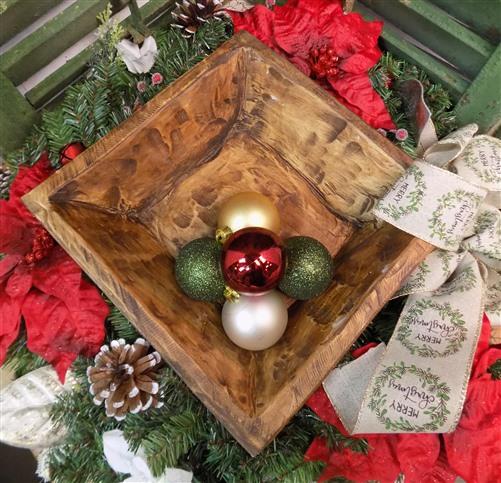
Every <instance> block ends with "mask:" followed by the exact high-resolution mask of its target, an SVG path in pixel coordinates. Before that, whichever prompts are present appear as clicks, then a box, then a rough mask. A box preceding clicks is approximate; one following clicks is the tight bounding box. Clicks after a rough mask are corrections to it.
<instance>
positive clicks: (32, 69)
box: [0, 0, 174, 154]
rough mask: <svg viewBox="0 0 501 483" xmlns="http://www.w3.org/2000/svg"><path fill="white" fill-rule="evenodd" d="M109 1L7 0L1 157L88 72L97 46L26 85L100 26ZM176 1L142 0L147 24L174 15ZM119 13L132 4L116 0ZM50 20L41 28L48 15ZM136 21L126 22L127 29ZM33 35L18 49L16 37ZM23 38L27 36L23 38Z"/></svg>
mask: <svg viewBox="0 0 501 483" xmlns="http://www.w3.org/2000/svg"><path fill="white" fill-rule="evenodd" d="M108 2H109V0H76V1H74V0H73V1H72V0H1V1H0V45H1V46H2V53H1V54H0V88H1V91H0V154H5V153H7V152H9V151H10V150H12V149H15V148H17V147H19V146H20V145H21V144H22V142H23V140H24V139H25V137H26V135H27V134H28V133H29V130H30V129H31V127H32V125H33V123H34V122H35V121H36V120H37V119H38V117H39V114H38V113H39V110H40V109H41V108H42V107H43V106H44V105H46V104H47V103H48V102H49V101H51V100H54V98H57V97H58V96H60V95H61V93H62V92H63V91H64V89H65V88H66V87H68V86H69V85H70V84H71V83H72V82H74V81H75V80H76V79H78V78H79V77H80V76H81V75H82V74H83V73H84V72H85V70H86V65H87V62H88V60H89V58H90V55H91V52H92V45H89V46H87V47H86V48H83V49H82V50H79V51H78V53H77V54H76V55H74V56H72V57H71V58H69V60H67V61H66V62H65V63H64V64H63V65H61V66H60V67H59V68H58V69H57V70H55V71H54V72H52V73H50V74H49V75H48V76H46V77H45V78H43V80H41V81H40V82H38V83H36V85H32V86H31V84H30V86H29V88H27V89H26V90H23V86H24V85H25V84H26V81H27V80H28V79H29V78H30V77H31V76H33V74H35V73H37V72H39V71H40V70H41V69H43V68H45V67H46V66H47V65H48V64H50V62H52V61H53V60H54V59H56V58H57V57H58V56H61V55H63V53H64V52H65V51H66V50H67V49H68V48H70V47H71V46H73V45H75V44H76V43H77V42H78V41H80V40H81V39H82V38H84V37H85V36H86V35H89V34H92V32H93V31H94V30H95V29H96V28H97V27H98V22H97V20H96V15H97V14H98V13H100V12H101V11H103V10H104V9H105V8H106V5H107V4H108ZM173 2H174V0H137V3H138V4H139V6H140V9H139V11H140V13H141V16H142V18H143V20H144V21H145V23H146V24H151V23H153V22H156V21H158V19H159V18H160V17H162V16H163V15H165V14H166V13H168V12H170V10H171V9H172V6H173ZM111 3H112V6H113V13H117V12H119V11H121V10H122V9H124V8H125V7H126V6H127V4H128V3H129V0H112V2H111ZM44 15H46V16H49V17H50V19H49V20H47V21H45V22H43V25H40V27H39V28H35V27H36V22H39V23H42V21H43V16H44ZM130 21H131V20H130V18H128V19H126V20H124V21H123V22H122V23H123V24H124V25H125V27H127V26H128V25H129V24H130ZM30 26H31V29H29V30H30V33H28V34H27V35H26V36H24V38H22V39H21V40H19V39H18V41H17V42H16V43H15V45H13V46H12V47H10V46H9V43H12V39H13V38H14V37H15V36H16V35H18V34H20V33H21V32H23V31H24V33H26V32H27V30H25V29H27V28H28V27H30ZM21 35H23V34H21Z"/></svg>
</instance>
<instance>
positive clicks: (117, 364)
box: [87, 339, 163, 421]
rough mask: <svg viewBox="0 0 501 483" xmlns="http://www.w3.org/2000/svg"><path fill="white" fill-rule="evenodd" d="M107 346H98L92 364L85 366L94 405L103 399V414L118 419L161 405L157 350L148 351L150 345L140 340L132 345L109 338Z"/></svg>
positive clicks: (159, 362)
mask: <svg viewBox="0 0 501 483" xmlns="http://www.w3.org/2000/svg"><path fill="white" fill-rule="evenodd" d="M110 347H111V348H110ZM110 347H108V346H107V345H104V346H102V347H101V351H100V352H99V353H98V354H97V355H96V357H95V359H94V361H95V363H96V365H95V366H94V367H92V366H90V367H88V368H87V378H88V380H89V383H90V393H91V394H92V395H93V396H94V404H96V405H98V406H99V405H100V404H101V403H102V402H103V401H104V405H105V408H106V416H108V417H115V419H117V420H118V421H121V420H123V419H125V416H126V415H127V413H128V412H130V413H132V414H136V413H138V412H139V411H146V410H147V409H148V408H150V407H154V408H159V407H161V406H163V403H162V402H160V401H159V400H158V389H159V386H158V382H156V379H157V376H158V374H157V370H158V369H159V367H160V364H161V361H162V359H161V357H160V355H159V354H158V352H152V353H151V354H148V349H149V347H150V344H148V342H146V341H145V340H144V339H137V340H136V342H134V344H132V345H131V344H126V343H125V341H124V340H123V339H119V340H113V341H111V343H110Z"/></svg>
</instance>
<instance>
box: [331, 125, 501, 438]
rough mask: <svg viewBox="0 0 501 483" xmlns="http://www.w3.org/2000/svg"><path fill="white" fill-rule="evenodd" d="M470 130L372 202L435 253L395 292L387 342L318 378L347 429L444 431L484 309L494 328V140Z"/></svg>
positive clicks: (500, 162) (498, 158)
mask: <svg viewBox="0 0 501 483" xmlns="http://www.w3.org/2000/svg"><path fill="white" fill-rule="evenodd" d="M476 131H477V126H476V125H468V126H466V127H464V128H462V129H459V130H458V131H456V132H454V133H452V134H451V135H449V136H447V137H446V138H444V139H442V140H441V141H438V142H437V143H434V144H433V145H432V146H430V147H428V148H427V149H426V151H425V152H424V155H423V159H422V160H417V161H415V163H414V164H413V165H412V166H411V167H410V168H409V169H408V170H407V171H406V173H405V174H404V175H403V176H402V177H401V178H400V179H399V180H398V181H397V183H395V185H394V186H393V188H392V189H391V190H390V191H389V192H388V193H387V194H386V195H385V197H384V198H383V199H381V200H380V202H379V203H378V204H377V205H376V207H375V210H374V213H375V215H376V216H377V217H378V218H380V219H381V220H384V221H386V222H388V223H391V224H393V225H395V226H397V227H398V228H400V229H401V230H403V231H406V232H408V233H411V234H412V235H414V236H416V237H418V238H421V239H423V240H426V241H427V242H429V243H431V244H433V245H435V246H436V247H437V248H438V249H437V250H436V251H434V252H433V253H431V254H430V255H429V256H428V257H427V258H426V259H425V261H424V262H422V263H421V264H420V265H419V266H418V267H417V269H416V270H415V271H414V272H413V273H412V274H411V276H410V277H409V278H408V279H407V280H406V282H405V283H404V284H403V286H402V288H401V289H400V291H399V293H398V294H397V295H399V296H400V295H409V297H408V299H407V302H406V304H405V306H404V309H403V311H402V314H401V316H400V319H399V321H398V323H397V326H396V328H395V332H394V334H393V336H392V338H391V340H390V342H389V344H388V346H387V347H385V346H384V344H380V345H379V346H378V347H376V348H375V349H372V350H370V351H369V352H368V353H366V354H365V355H364V356H362V357H361V358H359V359H357V360H356V361H354V362H351V363H350V364H347V365H345V366H343V367H341V368H338V369H335V370H334V371H332V372H331V374H330V375H329V376H328V377H327V379H326V380H325V381H324V388H325V390H326V392H327V394H328V396H329V398H330V400H331V402H332V404H333V405H334V407H335V408H336V410H337V412H338V414H339V416H340V418H341V420H342V421H343V424H344V425H345V427H346V428H347V429H348V430H349V431H350V432H351V433H384V432H396V433H402V432H440V433H442V432H449V431H452V430H453V429H454V428H455V426H456V424H457V422H458V420H459V417H460V415H461V411H462V408H463V403H464V398H465V395H466V388H467V384H468V378H469V374H470V370H471V365H472V360H473V354H474V352H475V349H476V345H477V342H478V337H479V334H480V326H481V320H482V313H483V312H484V310H485V312H486V313H487V314H488V316H489V318H490V320H491V322H492V324H493V325H501V310H500V309H501V301H500V294H501V277H500V275H499V273H497V272H496V270H499V269H500V268H501V217H500V212H499V210H498V208H499V206H500V205H499V201H500V200H499V197H500V194H501V193H500V191H501V141H499V140H498V139H495V138H492V137H489V136H476V137H473V136H474V134H475V132H476Z"/></svg>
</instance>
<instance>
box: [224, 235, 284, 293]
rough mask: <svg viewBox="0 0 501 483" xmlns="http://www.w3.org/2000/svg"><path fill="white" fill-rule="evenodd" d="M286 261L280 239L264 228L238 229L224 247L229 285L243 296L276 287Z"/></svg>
mask: <svg viewBox="0 0 501 483" xmlns="http://www.w3.org/2000/svg"><path fill="white" fill-rule="evenodd" d="M284 262H285V256H284V249H283V246H282V243H281V242H280V239H279V238H278V236H277V235H275V233H273V232H272V231H270V230H266V229H265V228H243V229H242V230H238V231H236V232H235V233H233V235H231V237H230V238H229V239H228V240H227V241H226V243H225V244H224V247H223V254H222V269H223V275H224V278H225V280H226V283H227V284H228V285H229V286H230V287H231V288H232V289H233V290H236V291H237V292H241V293H244V294H261V293H264V292H268V291H269V290H271V289H272V288H274V287H276V286H277V285H278V282H279V281H280V279H281V278H282V275H283V272H284V266H285V263H284Z"/></svg>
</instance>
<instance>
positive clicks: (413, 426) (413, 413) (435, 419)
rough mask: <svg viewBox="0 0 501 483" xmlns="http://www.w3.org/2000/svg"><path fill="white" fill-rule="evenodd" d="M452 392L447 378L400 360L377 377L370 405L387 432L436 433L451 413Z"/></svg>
mask: <svg viewBox="0 0 501 483" xmlns="http://www.w3.org/2000/svg"><path fill="white" fill-rule="evenodd" d="M450 392H451V388H450V387H449V385H448V384H447V383H446V382H444V379H443V378H441V377H440V376H438V375H436V374H433V372H432V371H431V370H430V369H423V368H420V367H418V366H416V365H414V364H411V365H406V364H405V362H404V361H399V362H394V363H393V364H391V365H389V366H387V367H385V368H384V369H383V370H382V371H381V372H380V373H379V375H378V376H377V377H376V378H375V379H374V384H373V388H372V393H371V395H370V398H369V404H368V407H369V409H370V410H371V411H372V412H373V413H374V415H375V416H376V417H377V419H378V420H379V422H380V423H381V424H383V425H384V428H385V429H386V430H387V431H391V432H400V433H411V432H412V433H425V432H436V431H438V429H439V428H440V427H441V426H442V425H443V424H444V423H445V422H446V420H447V417H448V415H449V414H450V411H449V410H448V409H447V401H448V400H449V395H450Z"/></svg>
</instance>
